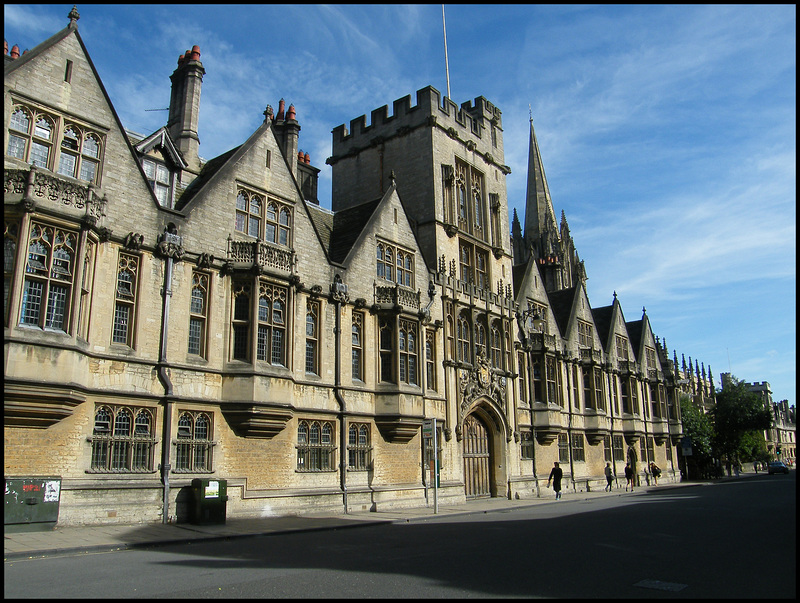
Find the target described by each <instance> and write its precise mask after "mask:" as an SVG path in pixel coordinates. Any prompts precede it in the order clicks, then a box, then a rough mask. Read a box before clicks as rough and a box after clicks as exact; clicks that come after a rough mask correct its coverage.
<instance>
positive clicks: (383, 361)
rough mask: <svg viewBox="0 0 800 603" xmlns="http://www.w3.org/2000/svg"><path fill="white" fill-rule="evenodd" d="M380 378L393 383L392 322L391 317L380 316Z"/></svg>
mask: <svg viewBox="0 0 800 603" xmlns="http://www.w3.org/2000/svg"><path fill="white" fill-rule="evenodd" d="M379 350H380V369H381V374H380V380H381V381H385V382H388V383H394V323H393V321H392V319H389V318H382V319H381V321H380V335H379Z"/></svg>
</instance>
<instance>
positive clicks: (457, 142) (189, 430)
mask: <svg viewBox="0 0 800 603" xmlns="http://www.w3.org/2000/svg"><path fill="white" fill-rule="evenodd" d="M77 18H78V16H77V13H76V12H75V11H73V13H71V14H70V23H69V25H68V26H67V27H66V28H65V29H64V30H62V31H60V32H58V33H56V34H55V35H53V36H52V37H51V38H49V39H48V40H46V41H44V42H43V43H42V44H40V45H39V46H37V47H36V48H34V49H33V50H32V51H30V52H28V53H25V54H24V55H22V56H20V55H19V53H18V51H17V50H16V47H15V48H14V49H12V52H11V54H10V55H9V54H6V56H5V72H4V81H5V89H4V96H5V98H4V124H5V128H4V148H5V157H4V162H5V163H4V165H5V172H4V181H5V188H4V218H5V236H4V250H5V256H4V257H5V261H4V265H5V281H4V282H5V288H4V320H5V322H4V335H5V339H4V351H5V367H4V368H5V384H4V421H5V425H4V435H5V439H4V473H5V476H6V478H11V477H36V476H58V477H60V478H61V480H62V482H61V484H62V486H61V501H60V514H59V523H60V524H62V525H70V524H73V525H74V524H89V523H115V522H119V523H131V522H148V521H152V522H156V521H174V520H178V521H182V520H184V519H186V517H187V513H188V505H187V502H188V496H189V486H190V484H191V482H192V480H193V479H194V478H212V479H225V480H227V494H228V497H229V500H228V503H227V514H228V517H245V516H251V517H252V516H264V515H267V514H280V513H298V512H300V513H302V512H311V511H315V512H316V511H323V510H329V511H342V510H353V509H358V510H362V509H373V510H376V509H384V508H391V507H399V506H419V505H425V504H427V501H428V492H427V486H428V485H429V484H430V480H429V476H428V475H427V473H426V471H425V467H426V461H427V459H428V457H429V456H430V455H431V453H432V444H431V441H430V440H429V439H425V438H423V433H422V426H423V422H424V421H425V420H428V419H434V418H435V419H437V424H438V426H439V429H438V434H437V435H438V450H437V454H438V457H439V459H441V476H440V480H441V481H440V483H441V489H440V494H439V497H440V498H439V500H440V501H441V502H443V503H461V502H464V501H465V500H467V499H469V498H473V497H481V496H501V497H515V498H524V497H531V496H537V495H538V493H539V488H540V486H541V484H542V481H543V479H544V480H546V478H547V473H548V472H549V469H550V467H551V466H552V464H553V462H554V461H557V460H560V461H561V464H562V466H563V467H564V468H565V474H566V476H567V483H568V484H569V486H568V487H573V488H575V489H579V490H583V489H588V488H592V487H599V485H600V484H601V482H602V476H603V467H604V466H605V463H606V462H611V463H612V464H613V466H614V469H615V472H616V473H617V475H621V474H622V469H623V467H624V464H625V462H626V461H631V462H633V463H634V464H635V466H636V469H637V472H638V474H639V475H640V476H641V477H642V478H643V479H644V478H645V477H646V462H645V461H646V460H654V461H655V462H656V463H657V464H658V465H659V466H660V467H661V468H662V470H663V472H664V475H663V478H664V479H674V477H675V474H676V470H677V459H676V456H675V455H676V450H675V446H676V445H677V444H678V442H679V440H680V422H679V414H678V407H677V402H676V400H677V398H676V396H677V391H678V388H679V387H680V385H679V381H680V379H679V375H678V373H677V372H676V368H675V365H676V362H673V361H671V360H669V358H668V356H667V351H666V346H665V345H663V344H662V343H660V342H659V341H658V339H657V338H655V336H654V335H653V333H652V331H651V327H650V323H649V320H648V318H647V315H646V314H643V315H642V318H641V320H637V321H633V322H626V321H625V318H624V316H623V313H622V309H621V306H620V304H619V302H618V301H617V300H616V296H615V298H614V302H613V304H612V305H610V306H607V307H603V308H592V307H591V305H590V304H589V300H588V298H587V296H586V291H585V288H584V285H583V280H582V278H581V276H582V272H581V270H582V263H580V262H579V260H578V259H577V254H575V253H574V250H573V248H572V247H571V244H572V243H571V239H569V237H568V232H567V231H566V230H565V229H564V228H563V227H562V230H561V232H560V233H557V236H556V235H554V234H553V232H550V233H549V234H547V233H546V232H545V230H546V228H544V227H543V226H547V224H544V225H543V224H538V225H536V226H535V228H539V230H540V232H538V234H537V233H533V232H532V230H533V229H534V226H530V227H528V224H527V223H526V231H527V230H529V229H530V230H531V232H526V233H525V235H524V237H522V238H521V236H517V237H516V239H514V238H512V237H509V231H510V224H509V216H508V199H507V196H506V186H505V176H506V175H507V174H508V173H509V171H510V170H509V168H508V167H507V166H506V165H504V156H503V123H502V116H501V112H500V110H499V109H498V108H497V107H494V106H493V105H492V104H491V103H489V102H488V101H487V100H486V99H484V98H483V97H480V98H478V99H475V101H474V103H472V102H468V103H464V104H463V105H462V106H461V107H458V106H456V105H455V104H454V103H452V102H451V101H450V100H449V99H447V98H444V99H442V98H441V97H440V94H439V92H438V91H436V90H435V89H433V88H430V87H428V88H424V89H422V90H420V91H418V92H417V95H416V104H414V105H412V103H411V100H410V98H409V97H406V98H403V99H399V100H397V101H395V103H394V105H393V111H392V115H389V114H388V110H387V107H381V108H380V109H377V110H375V111H373V112H372V115H371V123H370V125H367V124H366V119H365V117H364V116H362V117H361V118H358V119H356V120H353V122H352V123H351V126H350V129H349V130H348V129H347V128H345V127H344V126H339V127H338V128H336V129H334V131H333V154H332V156H331V157H330V158H329V159H328V160H327V162H328V163H329V164H330V165H331V166H332V171H333V199H332V211H329V210H326V209H323V208H322V207H320V205H319V201H318V199H317V198H316V179H317V174H318V172H319V170H318V169H317V168H315V167H313V166H312V165H311V163H310V158H309V157H308V155H305V154H303V153H302V152H300V151H298V140H299V133H300V123H299V121H298V119H297V112H296V110H295V108H294V107H293V106H290V107H288V108H286V107H285V106H284V103H283V101H281V102H280V103H279V107H278V110H277V112H276V111H275V110H273V109H272V108H271V107H268V108H267V110H266V111H265V113H264V121H263V123H262V125H261V126H260V127H259V128H258V129H257V130H256V131H255V132H253V134H252V135H251V136H250V137H249V138H248V139H247V140H246V141H245V142H244V143H242V144H241V145H240V146H238V147H236V148H234V149H232V150H231V151H229V152H227V153H225V154H223V155H221V156H219V157H216V158H213V159H210V160H208V161H205V160H203V159H201V158H200V155H199V152H198V151H199V139H198V136H197V114H198V107H199V102H200V91H201V85H202V78H203V75H204V73H205V70H204V68H203V65H202V62H201V60H200V49H199V48H197V47H194V48H193V49H192V50H191V51H187V52H186V53H185V54H184V55H181V56H180V57H179V60H178V66H177V68H176V70H175V72H174V73H173V74H172V76H171V86H172V95H171V101H170V112H169V118H168V122H167V124H166V125H165V126H164V127H163V128H161V129H159V130H158V131H156V132H153V133H151V134H149V135H140V134H134V133H132V132H128V131H126V130H125V129H124V127H123V124H121V123H120V120H119V118H118V116H117V114H116V113H115V110H114V107H113V105H112V103H111V100H110V99H109V97H108V95H107V93H106V91H105V89H104V87H103V84H102V82H101V81H100V79H99V77H98V75H97V73H96V71H95V69H94V67H93V65H92V63H91V60H90V58H89V55H88V52H87V49H86V46H85V45H84V42H83V40H82V39H81V36H80V35H79V33H78V28H77ZM531 140H532V146H533V142H534V141H535V137H534V133H533V129H532V127H531ZM536 152H537V153H538V146H537V147H536ZM540 171H541V170H540ZM536 172H537V170H533V173H532V174H531V175H529V178H532V179H533V180H535V179H536V178H539V177H541V179H542V181H543V176H544V174H543V171H541V174H540V176H539V175H537V173H536ZM531 186H535V183H534V184H532V185H531ZM542 199H544V200H545V201H546V203H547V204H548V208H549V210H548V211H549V212H550V213H552V207H551V206H550V205H549V204H550V200H549V192H548V193H547V197H546V198H545V197H542ZM532 203H533V202H532V201H531V200H530V199H529V202H528V205H529V207H528V210H529V211H538V210H537V209H536V208H534V207H533V206H532ZM545 213H547V212H545ZM542 215H544V214H542ZM516 226H517V230H519V228H518V226H519V225H518V224H516ZM518 234H519V233H518ZM536 237H538V239H537V238H536ZM548 237H549V238H548ZM544 240H549V241H550V243H552V244H551V245H550V246H549V247H548V248H547V249H546V250H545V249H544V247H542V248H539V247H537V244H534V243H536V241H544ZM526 241H527V243H526ZM532 241H533V243H531V242H532ZM565 244H566V247H565ZM559 245H561V250H559V248H558V246H559ZM565 249H566V253H565V252H564V250H565ZM545 251H547V253H545ZM559 254H561V255H559ZM554 266H555V267H558V266H562V267H564V266H568V269H567V270H566V271H563V270H562V272H563V274H560V276H559V278H558V279H555V278H554V276H553V275H554V274H555V273H554V272H553V270H554V269H555V268H554ZM529 309H530V310H531V311H529ZM533 311H536V312H537V314H538V317H539V319H540V320H537V321H536V327H535V328H534V327H533V326H532V325H533V323H532V322H531V321H530V320H528V319H529V318H531V316H532V314H533Z"/></svg>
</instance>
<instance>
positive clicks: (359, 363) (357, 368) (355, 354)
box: [351, 312, 364, 381]
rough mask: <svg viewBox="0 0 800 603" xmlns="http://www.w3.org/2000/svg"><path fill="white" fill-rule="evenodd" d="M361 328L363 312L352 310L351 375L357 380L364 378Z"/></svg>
mask: <svg viewBox="0 0 800 603" xmlns="http://www.w3.org/2000/svg"><path fill="white" fill-rule="evenodd" d="M363 328H364V314H363V313H361V312H353V327H352V340H351V343H352V348H353V350H352V367H351V368H352V377H353V379H357V380H359V381H363V380H364V362H363V355H364V341H363Z"/></svg>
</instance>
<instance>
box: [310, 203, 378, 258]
mask: <svg viewBox="0 0 800 603" xmlns="http://www.w3.org/2000/svg"><path fill="white" fill-rule="evenodd" d="M380 202H381V199H375V200H374V201H368V202H367V203H362V204H361V205H356V206H355V207H350V208H348V209H343V210H341V211H338V212H336V213H335V214H334V213H331V212H329V211H326V210H323V209H322V208H320V207H317V206H315V205H313V204H309V203H307V204H306V207H307V208H308V210H309V211H308V214H309V216H311V221H312V222H313V223H314V227H315V228H316V229H317V233H318V234H319V238H320V241H321V242H322V245H323V247H324V248H325V251H326V253H327V254H328V259H330V261H331V262H335V263H337V264H341V263H342V262H344V261H345V259H347V254H349V253H350V250H351V249H352V248H353V245H354V244H355V242H356V240H357V239H358V237H359V235H360V234H361V232H362V231H363V230H364V228H365V227H366V225H367V222H369V220H370V218H371V217H372V215H373V214H374V213H375V208H377V207H378V205H379V204H380Z"/></svg>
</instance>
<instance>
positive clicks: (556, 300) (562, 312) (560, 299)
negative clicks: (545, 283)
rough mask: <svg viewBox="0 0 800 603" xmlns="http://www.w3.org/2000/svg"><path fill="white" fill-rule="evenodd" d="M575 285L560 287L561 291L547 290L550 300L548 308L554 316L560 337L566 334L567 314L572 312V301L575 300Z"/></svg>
mask: <svg viewBox="0 0 800 603" xmlns="http://www.w3.org/2000/svg"><path fill="white" fill-rule="evenodd" d="M576 292H577V287H570V288H569V289H562V290H561V291H548V293H547V298H548V299H549V300H550V309H551V310H552V311H553V316H555V318H556V324H557V325H558V329H559V331H560V332H561V335H562V337H563V336H564V335H566V333H567V328H568V327H569V316H570V313H571V312H572V303H573V302H574V301H575V293H576Z"/></svg>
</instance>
